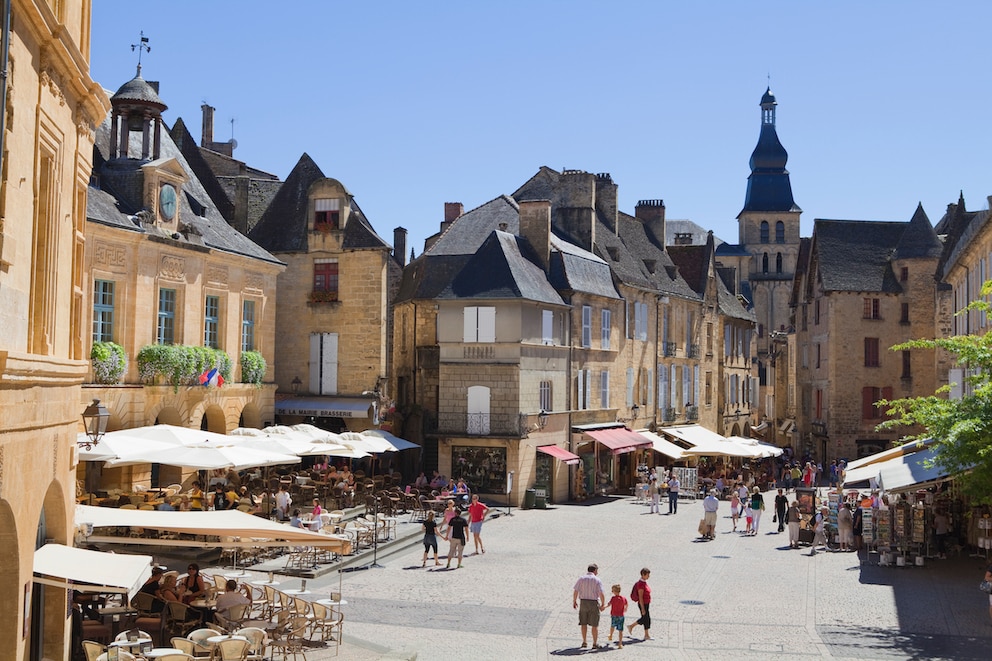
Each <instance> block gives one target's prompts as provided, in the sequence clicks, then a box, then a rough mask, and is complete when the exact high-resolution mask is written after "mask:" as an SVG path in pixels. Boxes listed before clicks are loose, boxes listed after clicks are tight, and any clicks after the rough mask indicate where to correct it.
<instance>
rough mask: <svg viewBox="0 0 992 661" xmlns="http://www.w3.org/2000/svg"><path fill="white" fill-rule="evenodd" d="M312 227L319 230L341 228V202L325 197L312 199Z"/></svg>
mask: <svg viewBox="0 0 992 661" xmlns="http://www.w3.org/2000/svg"><path fill="white" fill-rule="evenodd" d="M313 228H314V229H315V230H318V231H321V232H328V231H330V230H337V229H341V202H340V201H339V200H337V199H327V198H321V199H317V200H314V213H313Z"/></svg>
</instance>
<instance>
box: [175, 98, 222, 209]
mask: <svg viewBox="0 0 992 661" xmlns="http://www.w3.org/2000/svg"><path fill="white" fill-rule="evenodd" d="M169 135H170V136H172V140H173V142H175V143H176V146H177V147H179V151H181V152H182V154H183V157H184V158H185V159H186V162H187V163H189V165H190V167H191V168H192V170H193V173H194V174H195V175H196V177H197V179H199V180H200V183H201V184H202V185H203V188H204V190H206V191H207V194H208V195H209V196H210V199H211V200H213V202H214V204H215V205H217V209H218V211H220V213H221V215H222V216H224V218H226V219H227V221H228V222H230V221H232V220H233V219H234V202H232V201H231V198H230V197H228V195H227V192H226V191H225V190H224V189H223V188H222V187H221V185H220V184H219V183H218V182H217V178H216V177H215V176H214V173H213V171H212V170H211V169H210V166H209V165H208V164H207V162H206V161H205V160H204V159H203V155H202V154H201V153H200V147H199V145H197V144H196V140H194V139H193V136H192V135H191V134H190V132H189V130H188V129H187V128H186V124H185V122H183V120H182V117H180V118H179V119H177V120H176V123H175V124H173V125H172V129H171V130H170V131H169Z"/></svg>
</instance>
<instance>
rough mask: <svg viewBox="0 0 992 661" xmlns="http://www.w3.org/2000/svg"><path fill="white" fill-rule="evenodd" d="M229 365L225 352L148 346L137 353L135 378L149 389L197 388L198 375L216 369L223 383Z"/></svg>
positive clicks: (172, 346)
mask: <svg viewBox="0 0 992 661" xmlns="http://www.w3.org/2000/svg"><path fill="white" fill-rule="evenodd" d="M231 367H232V361H231V357H230V356H228V355H227V353H226V352H224V351H221V350H220V349H211V348H210V347H196V346H190V345H185V344H149V345H146V346H144V347H141V350H140V351H138V378H140V379H141V382H142V383H145V384H147V385H153V384H155V383H166V384H169V385H171V386H172V388H173V390H178V389H179V386H191V385H199V383H200V382H199V379H200V375H201V374H203V373H204V372H208V371H210V370H212V369H215V368H216V369H217V371H218V372H220V375H221V376H222V377H224V380H225V381H226V380H228V379H230V377H231Z"/></svg>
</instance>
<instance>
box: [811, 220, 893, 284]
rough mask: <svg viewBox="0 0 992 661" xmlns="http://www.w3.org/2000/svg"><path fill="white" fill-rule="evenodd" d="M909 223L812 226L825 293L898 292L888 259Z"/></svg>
mask: <svg viewBox="0 0 992 661" xmlns="http://www.w3.org/2000/svg"><path fill="white" fill-rule="evenodd" d="M908 227H909V223H895V222H883V221H859V220H824V219H817V220H816V221H814V223H813V250H814V252H815V253H816V254H815V259H816V263H817V268H818V271H819V278H820V281H821V282H822V285H823V289H824V290H825V291H851V292H879V293H888V294H897V293H900V292H901V291H902V287H901V285H900V284H899V280H898V278H897V277H896V274H895V273H894V271H893V269H892V262H891V259H892V257H893V255H894V253H895V249H896V246H898V245H899V240H900V239H901V238H902V235H903V233H904V232H905V231H906V229H907V228H908Z"/></svg>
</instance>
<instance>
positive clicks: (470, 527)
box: [468, 521, 482, 534]
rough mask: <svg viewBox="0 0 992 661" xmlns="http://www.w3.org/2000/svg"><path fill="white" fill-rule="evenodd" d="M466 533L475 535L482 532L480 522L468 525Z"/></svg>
mask: <svg viewBox="0 0 992 661" xmlns="http://www.w3.org/2000/svg"><path fill="white" fill-rule="evenodd" d="M468 531H469V532H473V533H476V534H478V533H480V532H482V521H476V522H475V523H470V524H468Z"/></svg>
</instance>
